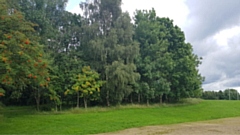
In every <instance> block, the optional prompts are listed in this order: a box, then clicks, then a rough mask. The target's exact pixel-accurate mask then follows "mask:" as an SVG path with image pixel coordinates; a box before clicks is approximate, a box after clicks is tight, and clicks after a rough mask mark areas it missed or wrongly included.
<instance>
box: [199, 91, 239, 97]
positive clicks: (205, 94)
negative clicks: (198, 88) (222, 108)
mask: <svg viewBox="0 0 240 135" xmlns="http://www.w3.org/2000/svg"><path fill="white" fill-rule="evenodd" d="M202 98H203V99H208V100H239V98H240V95H239V92H238V91H237V90H235V89H226V90H224V91H222V90H219V91H204V92H203V94H202Z"/></svg>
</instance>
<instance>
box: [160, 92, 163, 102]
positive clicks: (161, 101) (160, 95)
mask: <svg viewBox="0 0 240 135" xmlns="http://www.w3.org/2000/svg"><path fill="white" fill-rule="evenodd" d="M162 96H163V94H160V95H159V103H160V104H162Z"/></svg>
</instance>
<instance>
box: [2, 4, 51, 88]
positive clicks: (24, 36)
mask: <svg viewBox="0 0 240 135" xmlns="http://www.w3.org/2000/svg"><path fill="white" fill-rule="evenodd" d="M0 3H1V6H0V18H1V19H0V35H1V36H0V43H1V44H0V59H1V62H0V72H1V77H0V80H1V87H2V89H5V90H6V88H11V90H23V89H24V87H27V86H28V85H35V86H37V87H47V86H48V78H49V74H48V68H49V65H48V64H49V62H48V60H47V59H46V55H45V54H44V52H43V47H42V45H40V44H39V42H38V37H37V36H35V35H36V34H35V31H34V29H33V28H34V27H37V26H36V25H35V24H33V23H30V22H28V21H26V20H25V18H24V16H23V15H22V13H21V12H20V11H18V10H17V9H15V8H13V7H10V6H9V5H8V4H7V2H6V1H5V0H1V1H0Z"/></svg>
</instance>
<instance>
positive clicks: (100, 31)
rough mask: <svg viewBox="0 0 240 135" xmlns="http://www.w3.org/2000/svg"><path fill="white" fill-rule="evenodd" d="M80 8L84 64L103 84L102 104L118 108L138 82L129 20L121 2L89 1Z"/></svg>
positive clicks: (134, 48)
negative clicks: (84, 20) (123, 11)
mask: <svg viewBox="0 0 240 135" xmlns="http://www.w3.org/2000/svg"><path fill="white" fill-rule="evenodd" d="M81 7H82V9H83V10H84V13H85V18H86V24H85V29H84V32H85V33H84V35H85V36H84V39H83V40H82V44H83V47H84V50H86V51H84V52H85V54H84V56H85V58H84V60H86V61H88V62H89V64H90V65H92V66H91V67H93V68H94V69H96V70H97V71H98V72H100V73H101V77H102V79H103V80H105V81H106V84H105V85H104V87H103V90H102V91H101V94H102V96H103V97H104V98H103V100H105V101H106V103H107V105H108V106H109V105H110V102H112V103H117V104H119V103H121V101H122V100H123V98H124V97H127V96H128V95H129V94H130V93H131V91H132V90H133V89H132V85H133V84H134V82H135V81H136V80H138V78H139V74H138V73H136V70H135V69H136V66H135V64H134V60H135V58H136V56H137V55H138V51H139V47H138V44H137V43H136V42H134V41H133V40H132V35H133V26H132V24H131V19H130V17H129V14H127V13H122V11H121V0H95V1H93V2H92V3H91V2H89V1H88V2H86V3H81ZM91 53H92V54H93V55H89V54H91ZM129 75H131V78H129V77H130V76H129Z"/></svg>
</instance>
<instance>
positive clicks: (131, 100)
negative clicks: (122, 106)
mask: <svg viewBox="0 0 240 135" xmlns="http://www.w3.org/2000/svg"><path fill="white" fill-rule="evenodd" d="M130 102H131V104H133V99H132V94H131V96H130Z"/></svg>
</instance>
